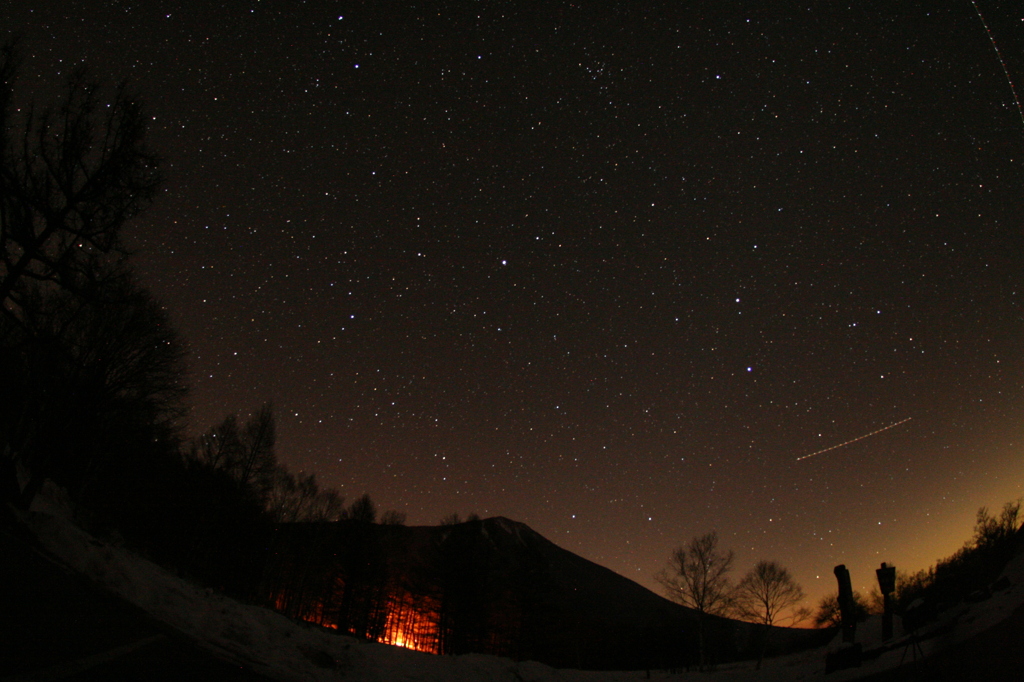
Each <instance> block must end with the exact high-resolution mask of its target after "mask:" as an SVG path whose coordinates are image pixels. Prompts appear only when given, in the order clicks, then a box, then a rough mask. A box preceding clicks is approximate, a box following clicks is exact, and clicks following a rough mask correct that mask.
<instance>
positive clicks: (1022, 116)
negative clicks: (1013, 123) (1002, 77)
mask: <svg viewBox="0 0 1024 682" xmlns="http://www.w3.org/2000/svg"><path fill="white" fill-rule="evenodd" d="M971 4H972V5H974V11H975V12H977V14H978V18H979V19H981V25H982V26H984V27H985V33H987V34H988V40H989V42H990V43H992V49H993V50H995V52H996V57H998V58H999V63H1000V64H1001V65H1002V67H1003V73H1004V74H1006V82H1007V83H1009V84H1010V92H1011V93H1012V94H1013V101H1014V103H1016V105H1017V113H1018V114H1020V122H1021V123H1024V108H1022V107H1021V105H1020V98H1019V97H1017V88H1016V87H1014V85H1013V79H1011V78H1010V70H1009V69H1008V68H1006V61H1005V60H1004V59H1003V53H1002V52H1000V51H999V46H998V45H996V38H995V36H993V35H992V31H990V30H989V28H988V22H987V21H985V17H983V16H982V14H981V8H980V7H978V3H977V2H975V0H971Z"/></svg>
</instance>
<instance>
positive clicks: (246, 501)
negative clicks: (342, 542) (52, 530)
mask: <svg viewBox="0 0 1024 682" xmlns="http://www.w3.org/2000/svg"><path fill="white" fill-rule="evenodd" d="M21 61H22V60H21V53H20V50H19V47H18V43H17V41H16V40H8V41H7V42H6V43H4V44H3V45H2V46H0V379H2V384H0V387H2V390H0V519H2V520H3V522H5V523H14V522H15V519H14V516H13V514H12V512H11V509H12V508H15V509H28V508H29V506H30V505H31V503H32V500H33V499H34V497H35V496H36V495H37V494H38V493H39V491H40V489H41V488H42V486H43V483H44V482H45V481H47V480H52V481H54V482H55V483H56V484H58V485H59V486H61V487H63V488H64V489H66V490H67V491H68V494H69V496H70V498H71V499H72V501H73V502H74V503H75V507H76V509H77V513H78V514H79V516H80V517H81V518H80V519H79V520H80V521H81V522H83V523H85V524H86V525H88V526H89V527H90V528H92V529H93V530H97V531H103V530H104V529H106V530H107V532H114V530H115V529H116V533H118V534H120V535H121V536H123V537H124V538H125V539H127V540H128V541H130V542H132V543H133V544H134V545H135V546H136V547H138V548H140V549H142V550H143V551H145V552H146V553H148V554H149V555H151V556H153V557H154V558H156V559H158V560H160V561H162V562H163V563H165V564H168V565H171V566H173V567H175V568H176V569H177V570H179V571H181V572H183V573H186V574H189V575H192V576H193V577H195V578H197V579H199V580H201V581H202V582H205V583H207V584H210V585H215V586H217V587H220V588H222V589H225V590H228V591H230V592H232V593H235V594H238V595H241V596H247V597H254V596H257V595H258V590H259V587H260V580H261V578H262V565H263V559H264V558H265V556H266V553H267V543H268V539H269V538H270V537H271V532H272V530H273V528H274V524H276V523H279V522H295V521H332V520H338V519H341V518H345V517H346V515H349V516H353V517H360V518H364V517H366V515H367V514H368V513H369V512H368V508H369V507H372V503H371V502H370V501H369V499H368V498H366V499H362V500H358V501H356V503H353V505H350V506H349V507H345V506H344V504H343V500H342V498H341V497H340V495H339V494H338V493H337V491H334V490H329V489H323V488H322V487H321V486H319V485H318V484H317V481H316V479H315V477H314V476H313V475H312V474H293V473H292V472H289V471H288V470H287V469H286V468H285V467H284V466H282V465H281V464H280V463H279V462H278V461H277V457H276V454H275V451H274V446H275V427H274V417H273V410H272V407H271V406H270V405H269V404H267V405H264V406H263V407H261V408H260V409H259V410H257V411H256V413H255V414H253V416H252V417H251V418H249V419H247V420H244V422H242V421H240V420H239V419H238V418H237V417H235V416H229V417H227V418H226V419H225V420H224V421H223V422H221V423H220V424H218V425H216V426H215V427H213V428H212V429H211V430H210V431H209V432H207V433H206V434H204V435H203V436H201V437H199V438H197V439H194V440H191V441H190V440H189V439H187V438H186V437H185V435H184V434H185V429H184V426H185V425H184V416H185V414H186V412H187V402H186V401H187V393H188V391H187V386H186V381H185V377H186V376H187V374H186V357H187V348H186V344H185V343H184V341H183V340H182V339H181V338H180V336H179V335H178V334H177V332H176V331H175V330H174V328H173V326H172V325H171V323H170V320H169V318H168V315H167V312H166V311H165V309H164V308H163V307H162V306H161V305H160V304H159V302H158V301H156V300H155V299H154V297H153V296H152V295H151V294H150V292H149V291H147V290H146V289H145V287H143V286H142V285H141V284H140V283H139V281H138V279H137V278H136V277H135V275H134V274H133V272H132V270H131V266H130V262H129V259H128V254H127V252H126V249H125V248H124V240H123V231H124V229H125V228H126V226H127V225H128V224H129V223H130V222H131V220H132V219H133V218H135V217H136V216H137V215H138V214H139V213H140V212H142V211H143V210H145V209H146V208H147V207H148V205H149V204H150V202H151V201H152V200H153V198H154V197H155V196H156V193H157V190H158V188H159V186H160V184H161V181H162V176H161V173H160V171H159V164H160V159H159V157H158V155H157V154H156V153H154V152H153V151H152V150H151V149H150V148H149V147H148V145H147V140H146V128H147V125H148V123H149V121H150V120H151V119H150V117H148V116H147V115H146V114H145V112H144V109H143V107H142V105H141V104H140V103H139V101H138V100H137V99H136V98H134V97H133V96H132V95H131V93H130V92H129V90H128V88H127V87H125V86H124V85H120V86H118V87H114V88H105V87H102V86H101V85H100V84H98V83H96V82H93V81H92V80H90V78H89V76H88V74H87V73H86V72H85V71H84V70H83V69H77V70H75V71H73V72H72V73H71V74H70V76H69V77H68V79H67V82H66V85H65V87H64V90H63V93H62V95H61V97H60V98H59V99H58V101H56V102H55V103H54V104H53V105H52V106H49V107H44V106H35V105H34V104H33V103H29V102H21V101H18V99H17V93H16V87H15V86H16V84H17V77H18V72H19V67H20V64H21ZM388 518H389V519H390V520H392V521H400V520H401V518H400V516H399V515H396V514H394V513H391V514H389V515H388Z"/></svg>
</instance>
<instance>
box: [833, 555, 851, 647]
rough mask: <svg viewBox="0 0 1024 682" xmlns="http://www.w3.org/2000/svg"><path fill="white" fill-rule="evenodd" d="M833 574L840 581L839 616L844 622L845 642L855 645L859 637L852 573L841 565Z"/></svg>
mask: <svg viewBox="0 0 1024 682" xmlns="http://www.w3.org/2000/svg"><path fill="white" fill-rule="evenodd" d="M832 572H833V573H835V574H836V580H838V581H839V615H840V616H841V617H842V621H843V641H844V642H847V643H853V640H854V639H855V638H856V635H857V612H856V609H855V608H854V605H853V587H852V585H851V584H850V572H849V571H848V570H846V566H845V565H844V564H839V565H838V566H836V567H835V568H834V569H832Z"/></svg>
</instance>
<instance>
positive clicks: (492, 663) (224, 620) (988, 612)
mask: <svg viewBox="0 0 1024 682" xmlns="http://www.w3.org/2000/svg"><path fill="white" fill-rule="evenodd" d="M69 518H70V514H68V513H67V510H66V507H65V506H64V505H62V504H61V503H60V495H59V494H57V493H55V492H54V491H53V490H52V489H51V490H48V491H47V494H44V495H39V496H37V501H36V502H35V503H34V504H33V510H32V512H31V513H29V514H28V515H26V516H25V518H24V520H25V523H26V524H27V525H28V526H29V527H30V528H31V529H32V530H33V531H34V532H35V533H36V535H37V536H38V538H39V540H40V542H41V543H42V544H43V545H44V546H45V547H46V548H47V549H48V550H49V551H50V552H51V553H53V554H54V555H55V556H57V557H59V558H60V560H61V561H63V562H64V563H65V564H67V565H68V566H69V567H71V568H73V569H75V570H76V571H79V572H80V573H83V574H85V575H86V576H88V577H89V578H91V579H92V580H93V581H94V582H96V583H98V584H100V585H103V586H104V587H106V588H107V589H108V590H110V591H111V592H114V593H115V594H117V595H119V596H121V597H122V598H124V599H126V600H128V601H130V602H132V603H134V604H136V605H138V606H140V607H141V608H143V609H144V610H145V611H147V612H149V613H150V614H151V615H152V616H154V617H156V618H157V619H159V620H161V621H163V622H165V623H168V624H169V625H171V626H173V627H175V628H177V629H178V630H180V631H182V632H184V633H186V634H187V635H189V636H191V637H192V638H194V639H196V640H198V641H199V642H201V643H204V646H206V647H207V648H209V649H210V650H211V651H213V652H215V653H216V654H217V655H219V656H221V657H225V658H227V659H229V660H232V661H236V662H239V663H243V664H245V665H248V666H249V667H251V668H252V669H253V670H255V671H257V672H259V673H261V674H263V675H266V676H268V677H272V678H275V679H281V680H300V679H301V680H332V681H337V680H346V681H353V682H354V681H357V680H358V681H362V680H367V681H370V680H380V681H389V682H390V681H398V680H409V681H412V680H416V681H423V682H429V681H433V680H438V681H440V680H446V681H451V682H483V681H485V680H486V681H491V680H509V681H510V682H511V681H513V680H515V681H522V682H556V681H557V682H620V681H626V680H643V679H655V680H659V679H678V680H694V681H696V680H699V679H703V678H705V677H707V676H708V674H707V673H698V672H690V673H679V674H676V675H670V674H668V673H666V672H661V671H651V673H650V677H648V673H647V671H626V672H590V671H577V670H556V669H553V668H550V667H548V666H546V665H543V664H541V663H536V662H532V661H527V662H516V661H512V660H510V659H506V658H498V657H495V656H484V655H476V654H471V655H465V656H433V655H430V654H423V653H418V652H415V651H410V650H408V649H402V648H399V647H393V646H388V645H385V644H376V643H371V642H364V641H361V640H356V639H353V638H351V637H345V636H342V635H337V634H333V633H331V632H327V631H324V630H322V629H320V628H317V627H313V626H307V625H303V624H298V623H295V622H292V621H291V620H289V619H287V618H285V617H284V616H282V615H280V614H278V613H275V612H273V611H270V610H268V609H264V608H259V607H256V606H249V605H246V604H241V603H239V602H236V601H234V600H232V599H228V598H226V597H224V596H221V595H219V594H216V593H214V592H212V591H210V590H206V589H202V588H199V587H197V586H195V585H193V584H191V583H189V582H187V581H185V580H182V579H180V578H178V577H176V576H174V575H173V574H171V573H169V572H168V571H166V570H164V569H162V568H160V567H159V566H157V565H156V564H154V563H152V562H150V561H147V560H145V559H142V558H140V557H139V556H137V555H135V554H133V553H132V552H129V551H128V550H126V549H124V548H121V547H117V546H113V545H111V544H109V543H106V542H103V541H100V540H98V539H96V538H94V537H92V536H91V535H89V534H87V533H85V532H84V531H82V530H80V529H79V528H78V527H77V526H75V525H74V524H73V523H72V522H71V521H70V520H69ZM1004 575H1005V576H1006V577H1007V578H1008V579H1009V587H1008V588H1007V589H1004V590H1002V591H1001V592H998V593H996V594H994V595H993V596H992V597H991V598H989V599H987V600H985V601H982V602H979V603H974V604H963V605H960V606H958V607H956V608H953V609H950V610H948V611H947V612H946V613H945V614H944V615H943V618H942V619H941V622H939V623H936V624H934V625H932V626H930V628H929V630H930V631H935V630H939V631H944V634H942V635H941V636H937V637H931V638H925V639H923V641H922V642H921V643H920V647H921V649H922V650H923V653H924V654H925V655H928V654H930V653H931V652H933V651H936V650H937V649H938V648H940V647H945V646H949V645H952V644H956V643H958V642H962V641H964V640H966V639H967V638H969V637H971V636H973V635H975V634H977V633H980V632H983V631H985V630H987V629H988V628H990V627H992V626H994V625H996V624H997V623H999V622H1000V621H1002V620H1004V619H1005V618H1007V617H1008V616H1009V615H1010V614H1011V613H1012V612H1013V611H1014V610H1015V609H1017V608H1018V607H1019V606H1020V605H1021V604H1022V603H1024V554H1020V555H1018V556H1017V557H1016V559H1014V560H1013V561H1012V562H1011V563H1010V565H1009V566H1007V569H1006V571H1005V572H1004ZM896 629H897V635H898V637H899V638H898V639H897V640H895V642H894V643H893V644H892V645H891V648H890V649H889V650H888V651H886V652H885V653H882V654H881V655H880V656H878V657H877V658H874V659H873V660H868V661H865V663H864V664H863V665H862V666H861V667H859V668H852V669H848V670H841V671H837V672H833V673H831V674H829V676H828V677H827V678H824V673H825V655H826V652H827V651H828V650H834V649H835V648H837V647H838V642H833V643H832V644H831V645H829V647H826V648H821V649H814V650H810V651H805V652H802V653H800V654H794V655H792V656H786V657H781V658H777V659H770V660H766V661H765V662H764V665H763V666H762V669H761V670H760V671H755V670H754V669H753V663H737V664H729V665H724V666H719V667H718V669H717V670H716V671H715V672H714V673H713V674H712V676H713V678H714V679H715V680H722V681H726V680H727V681H730V682H732V681H742V680H763V681H771V682H774V681H776V680H778V681H781V680H805V679H813V678H822V679H828V680H829V681H833V680H835V681H838V682H842V681H845V680H852V679H856V678H859V677H863V676H866V675H870V674H873V673H876V672H879V671H882V670H886V669H889V668H893V667H896V666H897V665H899V664H900V660H901V658H903V657H904V656H905V657H906V660H907V661H909V660H911V656H912V654H913V653H914V650H913V649H912V648H908V646H907V644H908V640H907V639H906V637H905V636H901V635H902V633H901V631H900V628H899V626H898V625H897V628H896ZM923 634H925V635H926V634H927V632H925V633H923ZM857 641H859V642H861V643H862V645H863V647H864V650H865V651H869V650H872V649H876V648H877V647H879V646H880V645H881V619H880V618H878V617H876V618H873V619H872V620H869V621H868V622H867V623H863V624H861V625H860V626H859V628H858V630H857Z"/></svg>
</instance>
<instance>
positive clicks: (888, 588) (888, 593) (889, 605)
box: [875, 561, 896, 641]
mask: <svg viewBox="0 0 1024 682" xmlns="http://www.w3.org/2000/svg"><path fill="white" fill-rule="evenodd" d="M875 575H876V576H877V577H878V589H879V590H880V591H881V592H882V603H883V605H884V609H885V610H884V611H883V612H882V641H887V640H890V639H892V612H893V592H895V591H896V567H895V566H886V565H885V562H884V561H883V562H882V567H881V568H878V569H875Z"/></svg>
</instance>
